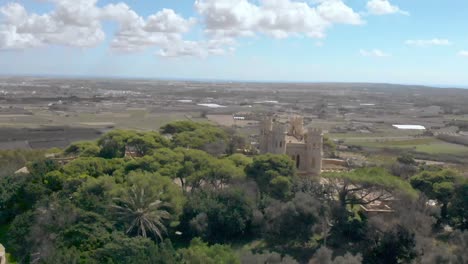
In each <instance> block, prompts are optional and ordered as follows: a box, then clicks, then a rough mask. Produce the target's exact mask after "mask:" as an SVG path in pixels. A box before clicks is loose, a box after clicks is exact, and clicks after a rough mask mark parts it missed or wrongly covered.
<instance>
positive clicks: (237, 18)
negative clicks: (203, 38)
mask: <svg viewBox="0 0 468 264" xmlns="http://www.w3.org/2000/svg"><path fill="white" fill-rule="evenodd" d="M195 8H196V10H197V11H198V13H199V14H200V15H201V16H202V18H203V21H204V25H205V27H206V32H207V33H209V34H210V35H212V36H215V37H216V36H224V37H226V36H230V37H238V36H253V35H255V34H257V33H263V34H266V35H269V36H272V37H274V38H287V37H290V36H297V35H304V36H307V37H311V38H323V37H324V36H325V31H326V29H328V28H329V27H331V26H332V25H333V24H352V25H358V24H362V23H363V20H362V19H361V17H360V15H359V14H357V13H356V12H354V11H353V10H352V9H351V8H350V7H349V6H347V5H345V4H344V3H343V1H341V0H328V1H321V2H320V3H318V5H316V6H311V5H309V4H307V3H306V2H297V1H291V0H260V1H259V3H258V4H255V3H253V2H251V1H248V0H238V1H230V0H196V1H195Z"/></svg>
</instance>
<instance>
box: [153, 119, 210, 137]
mask: <svg viewBox="0 0 468 264" xmlns="http://www.w3.org/2000/svg"><path fill="white" fill-rule="evenodd" d="M206 125H207V124H201V123H195V122H192V121H176V122H172V123H169V124H167V125H164V126H163V127H161V133H163V134H171V135H173V134H178V133H182V132H190V131H194V130H197V129H199V128H203V127H204V126H206Z"/></svg>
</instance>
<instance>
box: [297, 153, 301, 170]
mask: <svg viewBox="0 0 468 264" xmlns="http://www.w3.org/2000/svg"><path fill="white" fill-rule="evenodd" d="M299 165H301V157H300V156H299V155H297V159H296V168H298V169H299Z"/></svg>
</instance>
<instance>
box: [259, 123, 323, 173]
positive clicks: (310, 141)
mask: <svg viewBox="0 0 468 264" xmlns="http://www.w3.org/2000/svg"><path fill="white" fill-rule="evenodd" d="M322 148H323V133H322V130H321V129H318V128H308V129H307V132H306V131H305V129H304V120H303V117H302V116H293V117H291V118H290V119H289V123H288V124H284V123H279V122H277V121H276V120H275V119H274V118H272V117H267V118H265V119H264V120H263V121H262V122H261V124H260V141H259V149H260V152H261V153H273V154H286V155H288V156H289V157H291V159H292V160H293V161H294V163H295V164H296V167H297V169H298V172H299V174H302V175H319V174H320V172H321V169H322V156H323V155H322Z"/></svg>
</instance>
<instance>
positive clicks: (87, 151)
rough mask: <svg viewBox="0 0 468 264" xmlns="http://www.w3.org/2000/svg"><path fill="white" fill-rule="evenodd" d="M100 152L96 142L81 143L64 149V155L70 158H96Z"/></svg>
mask: <svg viewBox="0 0 468 264" xmlns="http://www.w3.org/2000/svg"><path fill="white" fill-rule="evenodd" d="M100 151H101V148H100V147H99V146H98V145H97V144H96V142H91V141H82V142H76V143H73V144H71V145H70V146H68V147H67V148H66V149H65V151H64V153H65V154H66V155H71V156H80V157H96V156H97V155H99V152H100Z"/></svg>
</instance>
